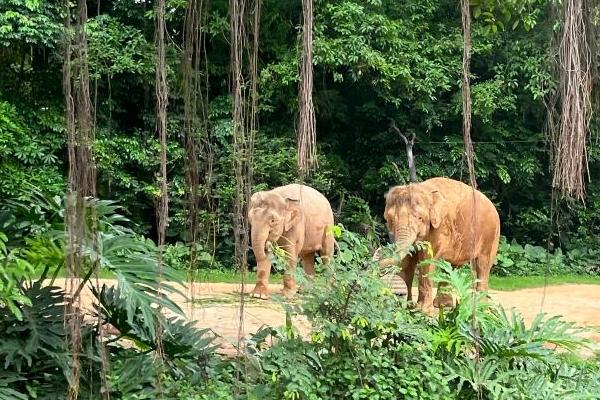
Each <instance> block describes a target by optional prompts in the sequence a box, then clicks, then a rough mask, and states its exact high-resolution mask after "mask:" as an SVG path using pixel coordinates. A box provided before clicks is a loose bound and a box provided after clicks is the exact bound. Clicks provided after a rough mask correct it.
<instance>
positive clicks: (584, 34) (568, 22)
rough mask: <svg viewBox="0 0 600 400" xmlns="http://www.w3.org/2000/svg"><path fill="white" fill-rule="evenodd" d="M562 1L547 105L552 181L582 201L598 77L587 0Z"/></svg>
mask: <svg viewBox="0 0 600 400" xmlns="http://www.w3.org/2000/svg"><path fill="white" fill-rule="evenodd" d="M561 6H562V8H561V11H560V15H561V23H562V25H561V29H560V32H559V36H558V38H557V40H556V41H557V47H558V60H557V64H556V66H557V71H556V73H557V78H558V88H557V90H556V92H555V93H554V96H553V98H552V100H551V102H550V105H549V107H548V111H549V131H550V139H551V146H552V160H553V169H554V171H553V176H552V186H553V188H555V189H556V190H557V191H558V192H559V193H560V194H562V195H565V196H569V197H572V198H575V199H578V200H581V201H583V200H584V196H585V175H586V173H588V171H587V168H588V167H587V166H588V152H587V147H586V144H587V138H588V133H589V124H590V120H591V118H592V94H593V89H594V84H595V82H596V81H597V78H598V68H597V62H596V56H597V55H596V44H595V37H596V36H595V30H594V26H593V21H592V17H591V16H592V3H591V1H590V0H564V1H563V2H562V5H561Z"/></svg>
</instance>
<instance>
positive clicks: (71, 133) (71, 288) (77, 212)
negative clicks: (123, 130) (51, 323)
mask: <svg viewBox="0 0 600 400" xmlns="http://www.w3.org/2000/svg"><path fill="white" fill-rule="evenodd" d="M64 9H65V19H64V33H65V42H64V52H63V57H64V59H63V92H64V96H65V131H66V136H67V153H68V162H69V170H68V182H67V194H66V205H65V208H66V210H65V227H66V228H65V229H66V237H67V243H66V256H65V269H66V271H67V293H69V301H68V303H67V305H66V307H67V310H66V313H65V316H66V323H67V328H68V337H69V345H70V349H71V354H72V355H71V366H70V367H71V374H70V379H69V389H68V393H67V398H68V399H76V398H77V397H78V396H79V378H80V375H81V364H80V361H79V356H80V352H81V345H82V344H81V323H82V320H83V314H82V311H81V290H82V289H83V285H85V282H86V281H87V279H89V277H90V276H91V274H92V273H93V272H94V271H95V272H98V271H97V268H98V262H97V259H96V260H92V265H90V263H86V253H87V250H86V249H85V246H86V245H89V244H90V237H92V243H91V244H92V245H93V246H94V249H95V250H97V243H96V238H95V232H94V230H95V227H96V224H95V223H94V222H92V225H91V232H89V230H88V227H87V225H86V199H87V198H88V197H90V196H91V197H93V196H95V192H96V175H95V163H94V158H93V151H92V148H93V139H94V137H93V136H94V132H93V127H92V125H93V116H92V104H91V99H90V82H89V81H90V77H89V69H88V47H87V36H86V32H85V26H86V23H87V5H86V2H85V0H79V1H77V12H76V18H75V26H74V29H73V28H72V27H71V8H70V4H69V2H68V1H65V2H64ZM91 216H92V219H95V218H94V217H95V213H93V212H92V213H91ZM95 253H96V254H97V251H96V252H95ZM86 267H87V268H88V271H87V272H86V274H85V277H83V279H82V275H83V270H84V268H86ZM99 325H102V324H101V322H100V321H99ZM99 340H100V341H101V340H102V334H101V331H100V335H99ZM100 348H102V343H100ZM101 351H102V350H101ZM104 372H105V371H104V365H103V371H102V376H103V378H105V376H104ZM102 383H103V385H104V386H106V381H105V379H103V381H102Z"/></svg>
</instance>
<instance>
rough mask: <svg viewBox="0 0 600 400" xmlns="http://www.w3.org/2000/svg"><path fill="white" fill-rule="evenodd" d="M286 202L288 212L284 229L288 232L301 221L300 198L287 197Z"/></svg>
mask: <svg viewBox="0 0 600 400" xmlns="http://www.w3.org/2000/svg"><path fill="white" fill-rule="evenodd" d="M285 203H286V213H285V222H284V226H283V230H284V232H287V231H289V230H290V229H292V227H293V226H294V225H296V224H298V223H299V222H300V200H298V199H290V198H286V199H285Z"/></svg>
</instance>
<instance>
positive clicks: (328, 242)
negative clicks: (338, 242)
mask: <svg viewBox="0 0 600 400" xmlns="http://www.w3.org/2000/svg"><path fill="white" fill-rule="evenodd" d="M334 249H335V239H334V238H333V234H332V233H331V232H327V229H326V230H325V233H324V234H323V243H322V248H321V252H320V253H321V259H322V260H323V265H327V264H329V261H331V259H332V258H333V251H334Z"/></svg>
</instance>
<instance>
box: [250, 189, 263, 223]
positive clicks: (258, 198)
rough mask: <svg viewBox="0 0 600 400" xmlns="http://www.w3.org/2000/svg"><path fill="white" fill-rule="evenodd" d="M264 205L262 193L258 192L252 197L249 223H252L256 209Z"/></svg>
mask: <svg viewBox="0 0 600 400" xmlns="http://www.w3.org/2000/svg"><path fill="white" fill-rule="evenodd" d="M261 203H262V197H261V192H256V193H254V194H253V195H252V197H250V205H249V206H248V222H250V223H252V218H253V216H254V213H255V212H256V209H257V208H258V207H259V206H260V204H261Z"/></svg>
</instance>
